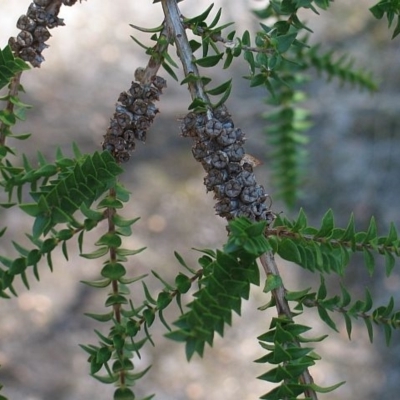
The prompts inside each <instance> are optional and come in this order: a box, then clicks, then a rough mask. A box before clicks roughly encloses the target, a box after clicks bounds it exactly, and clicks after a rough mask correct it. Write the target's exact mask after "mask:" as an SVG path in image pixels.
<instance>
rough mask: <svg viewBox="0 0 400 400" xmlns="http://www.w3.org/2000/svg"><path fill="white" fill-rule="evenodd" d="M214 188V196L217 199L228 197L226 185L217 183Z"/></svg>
mask: <svg viewBox="0 0 400 400" xmlns="http://www.w3.org/2000/svg"><path fill="white" fill-rule="evenodd" d="M213 190H214V197H215V198H216V199H219V200H221V199H223V198H225V197H226V195H225V185H216V186H214V189H213Z"/></svg>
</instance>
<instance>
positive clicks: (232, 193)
mask: <svg viewBox="0 0 400 400" xmlns="http://www.w3.org/2000/svg"><path fill="white" fill-rule="evenodd" d="M242 189H243V186H242V184H241V183H240V182H239V181H237V180H235V179H231V180H230V181H229V182H227V183H226V184H225V194H226V195H227V196H228V197H238V196H239V195H240V193H241V191H242Z"/></svg>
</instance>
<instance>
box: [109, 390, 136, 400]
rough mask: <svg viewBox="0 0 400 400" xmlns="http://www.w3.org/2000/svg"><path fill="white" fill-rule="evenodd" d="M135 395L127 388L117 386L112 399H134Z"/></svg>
mask: <svg viewBox="0 0 400 400" xmlns="http://www.w3.org/2000/svg"><path fill="white" fill-rule="evenodd" d="M135 398H136V396H135V395H134V393H133V392H132V390H131V389H129V388H118V389H116V390H115V392H114V400H135Z"/></svg>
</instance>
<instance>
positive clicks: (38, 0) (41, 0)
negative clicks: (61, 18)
mask: <svg viewBox="0 0 400 400" xmlns="http://www.w3.org/2000/svg"><path fill="white" fill-rule="evenodd" d="M33 2H34V3H35V4H36V5H37V6H39V7H46V6H48V5H49V4H50V2H51V0H33Z"/></svg>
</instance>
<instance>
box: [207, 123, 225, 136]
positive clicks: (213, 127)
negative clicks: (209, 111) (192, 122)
mask: <svg viewBox="0 0 400 400" xmlns="http://www.w3.org/2000/svg"><path fill="white" fill-rule="evenodd" d="M222 129H223V128H222V123H221V122H219V121H218V120H217V119H214V118H213V119H210V120H209V121H207V123H206V126H205V133H206V134H207V136H209V137H210V138H216V137H218V136H219V135H220V134H221V133H222Z"/></svg>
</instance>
